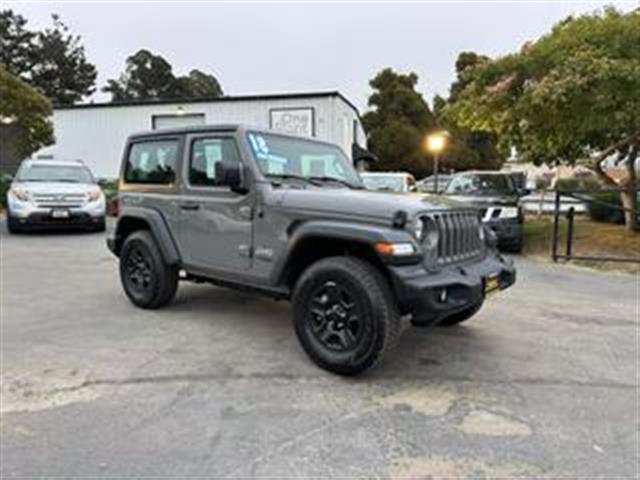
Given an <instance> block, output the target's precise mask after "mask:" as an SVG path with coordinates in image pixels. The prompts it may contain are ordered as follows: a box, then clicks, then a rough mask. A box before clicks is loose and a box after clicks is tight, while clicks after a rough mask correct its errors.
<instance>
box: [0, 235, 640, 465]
mask: <svg viewBox="0 0 640 480" xmlns="http://www.w3.org/2000/svg"><path fill="white" fill-rule="evenodd" d="M1 229H2V231H1V232H0V248H1V265H0V266H1V271H2V276H1V279H0V281H1V295H2V296H1V303H0V305H1V310H0V313H1V322H2V323H1V327H2V328H1V332H0V333H1V353H2V368H1V374H2V398H1V400H2V402H1V405H0V407H1V421H2V423H1V426H2V432H1V437H0V438H1V446H0V447H1V448H0V452H1V455H2V457H1V459H0V460H1V461H0V465H1V467H0V476H1V477H2V478H9V477H24V476H49V477H51V476H61V477H62V476H64V477H72V476H75V477H89V476H98V477H116V476H118V477H122V476H147V477H151V476H153V477H160V476H171V477H188V476H191V477H195V476H208V477H216V478H239V477H245V478H246V477H250V476H252V477H273V478H286V477H289V478H291V477H295V478H300V477H327V476H335V477H338V476H339V477H350V478H356V477H357V478H370V477H378V478H409V477H411V478H452V477H473V478H484V477H486V478H497V477H501V478H513V477H524V478H541V477H548V478H560V477H563V478H586V477H589V478H594V477H608V478H614V477H615V478H637V475H638V470H637V469H638V467H637V465H638V463H639V461H640V459H639V458H638V432H639V429H640V425H639V422H638V409H639V397H638V388H637V385H638V383H637V382H638V327H639V325H638V292H639V290H638V289H639V281H638V277H633V276H629V275H620V274H606V273H599V272H592V271H587V270H579V269H574V268H570V267H562V266H554V265H550V264H545V263H537V262H532V261H530V260H526V259H518V260H517V265H518V268H519V283H518V284H517V286H516V287H514V288H513V289H511V290H510V291H507V292H504V293H503V294H502V295H500V296H497V297H495V298H493V299H492V300H490V301H489V303H488V304H487V305H486V306H485V308H484V310H483V311H481V313H480V314H479V315H478V316H477V317H476V318H474V319H473V320H472V321H470V322H469V323H468V324H467V325H466V326H464V327H459V328H454V329H440V328H437V329H416V328H410V329H408V330H406V331H405V333H404V335H403V337H402V339H401V341H400V344H399V347H398V349H397V350H396V351H395V352H394V353H393V354H391V355H390V356H388V357H387V359H386V361H385V362H384V363H383V364H382V365H381V366H380V367H379V368H377V369H375V370H373V371H371V372H370V373H368V374H367V375H365V376H363V377H361V378H357V379H344V378H338V377H335V376H332V375H330V374H328V373H325V372H323V371H321V370H319V369H318V368H316V367H315V366H314V365H312V364H311V362H310V361H309V360H307V358H306V357H305V355H304V354H303V352H302V350H301V348H300V347H299V346H298V344H297V341H296V339H295V336H294V333H293V330H292V327H291V324H290V318H289V305H288V304H287V303H282V302H281V303H276V302H274V301H272V300H269V299H263V298H260V297H257V296H252V295H248V294H243V293H238V292H234V291H229V290H222V289H218V288H214V287H212V286H207V285H190V284H185V285H182V286H181V288H180V291H179V294H178V297H177V300H176V302H175V303H174V304H172V305H171V306H170V307H168V308H166V309H164V310H161V311H142V310H138V309H136V308H134V307H133V306H132V305H131V304H130V303H129V302H128V301H127V300H126V298H125V296H124V294H123V293H122V290H121V288H120V284H119V280H118V277H117V263H116V260H115V259H114V258H113V257H112V256H111V255H110V254H109V252H108V251H107V250H106V248H105V246H104V239H103V235H102V234H63V235H45V234H36V235H20V236H9V235H8V234H7V233H6V228H5V225H4V222H2V225H1Z"/></svg>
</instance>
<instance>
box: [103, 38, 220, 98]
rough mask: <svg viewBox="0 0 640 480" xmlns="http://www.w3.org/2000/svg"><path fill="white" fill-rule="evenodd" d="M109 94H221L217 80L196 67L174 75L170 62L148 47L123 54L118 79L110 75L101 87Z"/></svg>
mask: <svg viewBox="0 0 640 480" xmlns="http://www.w3.org/2000/svg"><path fill="white" fill-rule="evenodd" d="M102 91H103V92H107V93H110V94H111V101H112V102H117V101H126V100H144V99H172V98H176V99H179V98H211V97H219V96H221V95H222V88H221V87H220V84H219V83H218V80H217V79H216V78H215V77H214V76H213V75H210V74H207V73H204V72H201V71H200V70H191V72H190V73H189V75H184V76H181V77H176V76H175V75H174V74H173V68H172V67H171V64H170V63H169V62H168V61H167V60H165V59H164V58H163V57H162V56H160V55H155V54H153V53H152V52H150V51H149V50H144V49H142V50H139V51H138V52H136V53H135V54H133V55H131V56H130V57H128V58H127V66H126V69H125V72H124V73H123V74H122V75H121V76H120V78H119V79H117V80H116V79H110V80H108V81H107V85H106V86H105V87H103V88H102Z"/></svg>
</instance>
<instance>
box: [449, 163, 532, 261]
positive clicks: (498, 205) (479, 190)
mask: <svg viewBox="0 0 640 480" xmlns="http://www.w3.org/2000/svg"><path fill="white" fill-rule="evenodd" d="M525 193H527V192H525V191H519V190H518V189H516V187H515V185H514V184H513V180H512V178H511V176H510V175H509V174H505V173H501V172H487V171H480V172H471V171H470V172H464V173H458V174H455V175H453V176H452V177H451V179H450V180H449V183H448V184H447V186H446V188H445V190H444V194H445V195H448V196H451V197H454V198H455V199H456V200H460V201H463V202H466V203H468V204H471V205H473V206H475V207H477V208H479V209H480V210H481V215H482V221H483V222H484V223H485V224H486V225H487V226H489V228H491V230H492V231H493V232H495V234H496V236H497V237H498V245H499V246H500V248H503V249H505V250H508V251H511V252H516V253H517V252H521V251H522V244H523V229H522V225H523V223H524V212H523V209H522V206H521V205H520V204H519V198H520V194H525Z"/></svg>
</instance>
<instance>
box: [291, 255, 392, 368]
mask: <svg viewBox="0 0 640 480" xmlns="http://www.w3.org/2000/svg"><path fill="white" fill-rule="evenodd" d="M293 322H294V327H295V331H296V335H297V337H298V340H299V341H300V343H301V345H302V347H303V349H304V350H305V352H306V353H307V355H308V356H309V357H310V358H311V360H312V361H313V362H314V363H315V364H316V365H318V366H319V367H321V368H323V369H325V370H328V371H330V372H333V373H336V374H339V375H357V374H359V373H362V372H364V371H365V370H367V369H369V368H371V367H373V366H374V365H375V364H376V363H377V362H378V361H380V359H381V358H382V357H383V356H384V354H385V353H386V352H387V351H388V350H391V349H392V348H393V347H394V346H395V344H396V343H397V341H398V338H399V337H400V333H401V331H402V325H401V318H400V314H399V313H398V308H397V306H396V302H395V300H394V298H393V295H392V293H391V289H390V288H389V284H388V282H387V280H386V279H385V278H384V277H383V276H382V274H381V273H380V272H379V271H378V270H377V269H376V268H375V267H373V266H372V265H371V264H369V263H368V262H365V261H363V260H360V259H357V258H352V257H329V258H325V259H322V260H319V261H317V262H316V263H314V264H312V265H311V266H310V267H309V268H307V269H306V270H305V271H304V272H303V274H302V275H301V276H300V278H299V279H298V281H297V283H296V286H295V289H294V293H293Z"/></svg>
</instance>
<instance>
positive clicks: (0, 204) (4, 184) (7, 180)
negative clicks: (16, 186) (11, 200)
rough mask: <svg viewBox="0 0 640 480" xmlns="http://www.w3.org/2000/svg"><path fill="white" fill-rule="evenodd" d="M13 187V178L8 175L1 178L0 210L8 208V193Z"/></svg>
mask: <svg viewBox="0 0 640 480" xmlns="http://www.w3.org/2000/svg"><path fill="white" fill-rule="evenodd" d="M10 186H11V177H10V176H8V175H2V176H0V208H7V192H8V191H9V187H10Z"/></svg>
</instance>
